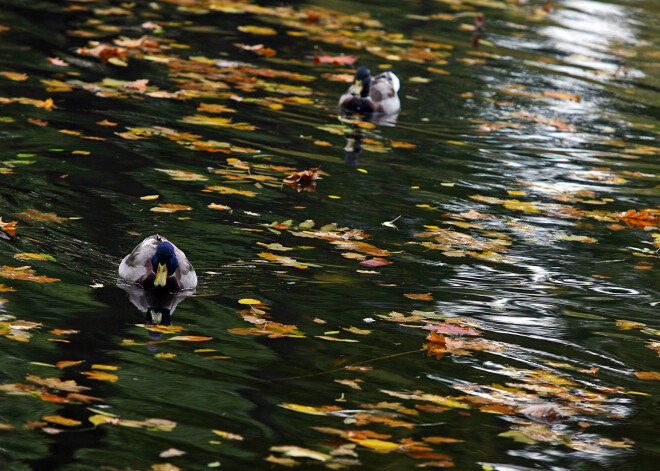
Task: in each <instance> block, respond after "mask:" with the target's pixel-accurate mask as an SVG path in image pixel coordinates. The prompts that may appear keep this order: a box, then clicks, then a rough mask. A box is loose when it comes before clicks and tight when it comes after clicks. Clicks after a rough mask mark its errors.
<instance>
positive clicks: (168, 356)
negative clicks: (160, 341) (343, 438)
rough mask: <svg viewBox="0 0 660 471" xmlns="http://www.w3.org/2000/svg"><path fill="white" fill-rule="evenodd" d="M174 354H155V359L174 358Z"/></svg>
mask: <svg viewBox="0 0 660 471" xmlns="http://www.w3.org/2000/svg"><path fill="white" fill-rule="evenodd" d="M175 356H176V353H156V358H174V357H175Z"/></svg>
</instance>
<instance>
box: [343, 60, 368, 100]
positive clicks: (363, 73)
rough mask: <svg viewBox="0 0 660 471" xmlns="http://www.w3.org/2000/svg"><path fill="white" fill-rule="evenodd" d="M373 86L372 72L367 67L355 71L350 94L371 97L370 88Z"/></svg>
mask: <svg viewBox="0 0 660 471" xmlns="http://www.w3.org/2000/svg"><path fill="white" fill-rule="evenodd" d="M370 85H371V72H370V71H369V69H367V68H366V67H360V68H359V69H358V70H356V71H355V78H354V79H353V85H351V88H349V90H348V92H349V93H350V94H351V95H354V96H359V97H362V98H366V97H368V96H369V86H370Z"/></svg>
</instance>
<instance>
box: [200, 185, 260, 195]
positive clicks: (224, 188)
mask: <svg viewBox="0 0 660 471" xmlns="http://www.w3.org/2000/svg"><path fill="white" fill-rule="evenodd" d="M204 191H217V192H218V193H221V194H223V195H226V194H233V195H243V196H250V197H252V196H257V193H255V192H254V191H249V190H237V189H236V188H230V187H228V186H207V187H206V189H205V190H204Z"/></svg>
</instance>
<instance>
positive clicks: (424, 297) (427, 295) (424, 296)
mask: <svg viewBox="0 0 660 471" xmlns="http://www.w3.org/2000/svg"><path fill="white" fill-rule="evenodd" d="M404 296H405V297H406V298H410V299H419V300H421V301H433V296H432V295H431V293H424V294H412V293H409V294H404Z"/></svg>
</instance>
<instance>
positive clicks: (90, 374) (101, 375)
mask: <svg viewBox="0 0 660 471" xmlns="http://www.w3.org/2000/svg"><path fill="white" fill-rule="evenodd" d="M83 374H85V375H86V376H87V378H89V379H95V380H98V381H110V382H111V383H114V382H116V381H117V380H118V379H119V377H118V376H117V375H115V374H112V373H106V372H105V371H83Z"/></svg>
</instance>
